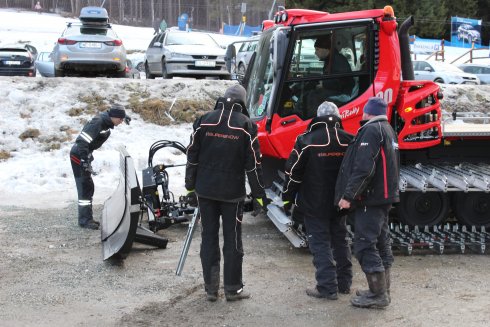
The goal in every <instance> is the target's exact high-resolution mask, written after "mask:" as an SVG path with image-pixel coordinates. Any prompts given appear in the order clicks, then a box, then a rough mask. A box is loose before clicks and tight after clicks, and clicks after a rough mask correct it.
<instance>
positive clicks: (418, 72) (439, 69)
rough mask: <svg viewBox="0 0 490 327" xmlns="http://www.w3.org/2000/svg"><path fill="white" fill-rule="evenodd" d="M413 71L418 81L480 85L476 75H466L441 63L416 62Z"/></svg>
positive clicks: (451, 66)
mask: <svg viewBox="0 0 490 327" xmlns="http://www.w3.org/2000/svg"><path fill="white" fill-rule="evenodd" d="M413 70H414V74H415V79H416V80H428V81H434V82H436V83H444V84H472V85H476V84H480V80H479V79H478V77H477V76H476V75H474V74H468V73H465V72H464V71H462V70H461V69H459V68H458V67H456V66H454V65H451V64H448V63H445V62H441V61H427V60H416V61H413Z"/></svg>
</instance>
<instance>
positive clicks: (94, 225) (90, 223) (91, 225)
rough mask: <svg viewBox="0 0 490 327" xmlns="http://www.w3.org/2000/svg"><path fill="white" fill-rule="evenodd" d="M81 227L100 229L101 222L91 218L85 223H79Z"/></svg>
mask: <svg viewBox="0 0 490 327" xmlns="http://www.w3.org/2000/svg"><path fill="white" fill-rule="evenodd" d="M78 225H79V226H80V227H82V228H87V229H94V230H96V229H99V225H100V224H99V222H98V221H95V220H89V221H88V222H86V223H85V224H78Z"/></svg>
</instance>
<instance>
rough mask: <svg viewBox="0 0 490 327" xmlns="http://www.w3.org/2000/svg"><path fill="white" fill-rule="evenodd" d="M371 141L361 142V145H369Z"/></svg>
mask: <svg viewBox="0 0 490 327" xmlns="http://www.w3.org/2000/svg"><path fill="white" fill-rule="evenodd" d="M368 145H369V143H368V142H361V145H360V146H368Z"/></svg>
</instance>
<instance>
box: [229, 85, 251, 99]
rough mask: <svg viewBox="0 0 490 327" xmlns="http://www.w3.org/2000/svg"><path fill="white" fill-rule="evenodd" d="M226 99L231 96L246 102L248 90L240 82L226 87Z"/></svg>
mask: <svg viewBox="0 0 490 327" xmlns="http://www.w3.org/2000/svg"><path fill="white" fill-rule="evenodd" d="M224 97H225V98H226V99H228V98H231V99H234V100H236V101H239V102H242V103H245V100H246V97H247V91H246V90H245V88H244V87H243V86H241V85H240V84H235V85H233V86H230V87H229V88H228V89H226V92H225V96H224Z"/></svg>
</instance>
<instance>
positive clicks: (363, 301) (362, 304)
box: [350, 271, 390, 309]
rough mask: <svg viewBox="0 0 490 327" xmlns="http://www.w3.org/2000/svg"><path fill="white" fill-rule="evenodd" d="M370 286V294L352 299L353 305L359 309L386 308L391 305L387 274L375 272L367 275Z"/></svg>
mask: <svg viewBox="0 0 490 327" xmlns="http://www.w3.org/2000/svg"><path fill="white" fill-rule="evenodd" d="M366 279H367V281H368V284H369V292H368V293H367V294H364V295H360V296H355V297H353V298H352V299H351V301H350V302H351V304H352V305H353V306H355V307H358V308H374V309H381V308H385V307H387V306H388V305H389V304H390V301H389V299H388V294H387V293H386V275H385V272H384V271H383V272H375V273H370V274H366Z"/></svg>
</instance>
